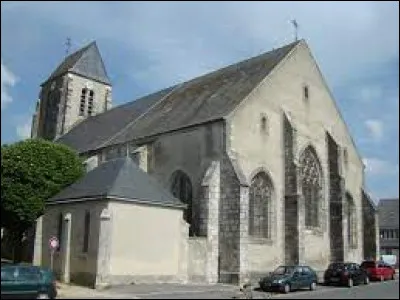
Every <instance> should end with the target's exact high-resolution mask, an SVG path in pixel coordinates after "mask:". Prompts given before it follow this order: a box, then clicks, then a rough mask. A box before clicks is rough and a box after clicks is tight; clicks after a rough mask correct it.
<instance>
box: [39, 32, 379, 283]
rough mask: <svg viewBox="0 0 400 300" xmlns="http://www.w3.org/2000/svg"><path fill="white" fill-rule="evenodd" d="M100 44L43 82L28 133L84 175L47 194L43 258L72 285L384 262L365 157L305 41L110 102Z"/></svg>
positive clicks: (223, 277) (228, 279) (234, 276)
mask: <svg viewBox="0 0 400 300" xmlns="http://www.w3.org/2000/svg"><path fill="white" fill-rule="evenodd" d="M111 92H112V84H111V81H110V79H109V78H108V75H107V72H106V68H105V65H104V62H103V59H102V58H101V55H100V52H99V49H98V47H97V45H96V43H95V42H93V43H91V44H89V45H88V46H86V47H84V48H82V49H81V50H79V51H77V52H75V53H73V54H71V55H70V56H68V57H66V58H65V59H64V61H63V62H62V63H61V64H60V65H59V66H58V67H57V69H56V70H55V71H54V72H53V73H52V74H51V75H50V77H49V78H48V79H47V80H46V81H45V82H44V83H43V84H42V86H41V92H40V99H39V101H38V103H37V109H36V113H35V115H34V116H33V121H32V125H33V126H32V137H41V138H45V139H48V140H54V141H55V142H57V143H63V144H65V145H68V146H70V147H71V148H73V149H75V150H76V151H77V153H79V155H80V156H81V157H83V158H84V160H85V164H86V167H87V171H88V172H87V174H86V176H84V177H83V178H82V179H80V180H78V181H77V182H76V183H74V184H73V185H71V186H69V187H67V188H66V189H65V190H63V191H61V192H60V193H59V194H58V195H55V196H54V197H53V198H51V199H49V201H48V204H47V208H46V212H45V214H44V215H43V216H42V217H41V218H40V219H39V220H38V222H37V228H36V241H35V262H36V263H41V264H44V265H49V263H50V262H49V249H48V246H47V243H48V240H49V238H50V237H52V236H56V237H58V238H59V239H60V247H59V250H58V251H56V253H55V256H54V268H55V270H56V272H57V274H59V275H60V276H61V277H62V278H63V279H64V281H67V282H68V281H70V280H71V281H76V282H81V283H85V284H90V285H93V286H102V285H108V284H116V283H132V282H208V283H216V282H224V283H241V282H244V281H246V280H249V279H253V278H257V277H258V276H261V275H263V274H265V273H266V272H268V271H272V270H273V269H274V268H276V267H277V266H279V265H281V264H307V265H309V266H311V267H313V268H314V269H316V270H318V271H322V270H324V269H325V268H326V267H327V266H328V264H329V263H330V262H333V261H353V262H357V263H360V262H361V261H362V260H363V259H364V258H371V257H377V256H378V255H379V253H378V250H379V246H378V241H379V239H378V232H377V230H376V228H377V217H376V208H375V206H374V205H373V202H372V200H371V199H370V197H369V196H368V194H367V193H366V192H365V185H364V176H365V175H364V165H363V162H362V159H361V156H360V153H359V151H358V150H357V148H356V146H355V144H354V141H353V139H352V137H351V134H350V132H349V130H348V127H347V126H346V124H345V121H344V120H343V117H342V115H341V113H340V111H339V109H338V107H337V105H336V103H335V100H334V99H333V96H332V93H331V92H330V90H329V87H328V86H327V84H326V82H325V80H324V77H323V75H322V73H321V71H320V69H319V67H318V64H317V62H316V61H315V59H314V57H313V55H312V53H311V51H310V48H309V47H308V45H307V43H306V42H305V41H304V40H300V41H296V42H294V43H291V44H288V45H285V46H283V47H281V48H278V49H274V50H272V51H270V52H267V53H264V54H261V55H259V56H256V57H253V58H249V59H246V60H244V61H241V62H238V63H236V64H233V65H230V66H227V67H224V68H222V69H219V70H216V71H214V72H211V73H209V74H205V75H202V76H200V77H197V78H194V79H192V80H189V81H186V82H182V83H179V84H176V85H174V86H171V87H168V88H165V89H163V90H161V91H158V92H155V93H152V94H150V95H147V96H144V97H142V98H140V99H136V100H134V101H132V102H128V103H126V104H123V105H120V106H117V107H114V108H112V93H111Z"/></svg>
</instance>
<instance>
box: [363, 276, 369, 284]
mask: <svg viewBox="0 0 400 300" xmlns="http://www.w3.org/2000/svg"><path fill="white" fill-rule="evenodd" d="M364 284H369V278H368V276H365V278H364Z"/></svg>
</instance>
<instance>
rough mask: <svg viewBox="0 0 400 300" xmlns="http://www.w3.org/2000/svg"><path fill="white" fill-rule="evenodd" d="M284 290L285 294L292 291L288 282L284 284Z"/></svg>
mask: <svg viewBox="0 0 400 300" xmlns="http://www.w3.org/2000/svg"><path fill="white" fill-rule="evenodd" d="M283 292H284V293H285V294H287V293H289V292H290V285H289V284H288V283H286V284H285V285H284V286H283Z"/></svg>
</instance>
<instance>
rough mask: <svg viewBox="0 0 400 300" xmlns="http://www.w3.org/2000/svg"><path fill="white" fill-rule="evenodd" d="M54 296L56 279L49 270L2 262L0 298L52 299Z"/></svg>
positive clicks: (55, 293)
mask: <svg viewBox="0 0 400 300" xmlns="http://www.w3.org/2000/svg"><path fill="white" fill-rule="evenodd" d="M56 296H57V288H56V281H55V277H54V275H53V272H52V271H51V270H49V269H46V268H41V267H36V266H27V265H12V264H7V265H3V264H2V266H1V299H53V298H55V297H56Z"/></svg>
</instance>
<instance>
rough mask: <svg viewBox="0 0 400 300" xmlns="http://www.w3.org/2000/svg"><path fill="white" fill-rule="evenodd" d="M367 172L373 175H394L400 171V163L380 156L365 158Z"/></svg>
mask: <svg viewBox="0 0 400 300" xmlns="http://www.w3.org/2000/svg"><path fill="white" fill-rule="evenodd" d="M363 163H364V165H365V170H366V172H367V173H368V174H369V175H371V176H376V175H393V174H396V173H398V172H399V165H398V164H393V163H391V162H389V161H386V160H382V159H379V158H373V157H370V158H364V159H363Z"/></svg>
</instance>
